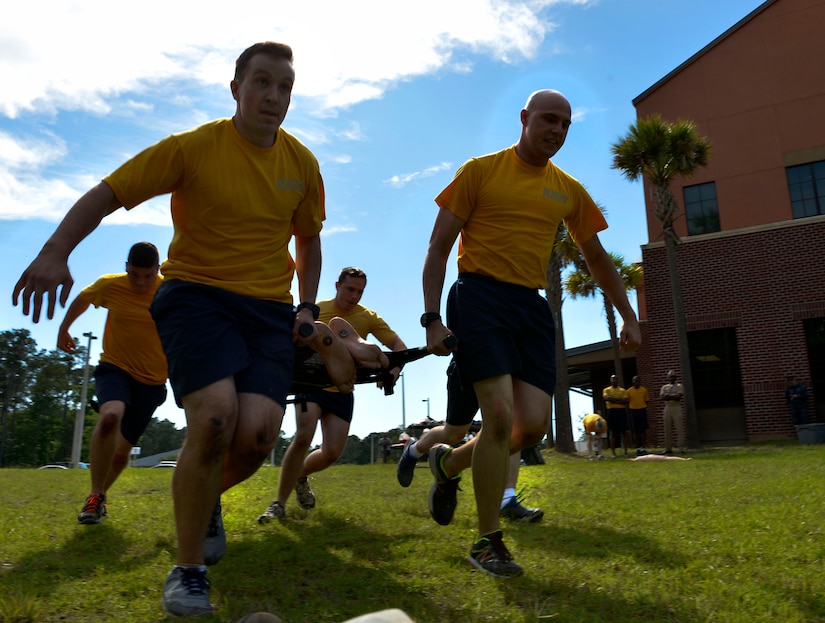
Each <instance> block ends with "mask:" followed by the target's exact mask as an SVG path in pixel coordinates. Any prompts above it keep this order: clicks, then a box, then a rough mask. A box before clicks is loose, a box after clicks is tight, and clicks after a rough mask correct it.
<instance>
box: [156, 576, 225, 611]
mask: <svg viewBox="0 0 825 623" xmlns="http://www.w3.org/2000/svg"><path fill="white" fill-rule="evenodd" d="M161 603H162V604H163V611H164V612H166V614H169V615H171V616H177V617H184V616H198V615H200V614H212V613H213V612H214V611H215V608H214V607H213V606H212V604H211V603H209V580H208V578H207V577H206V567H203V566H201V567H175V568H173V569H172V570H171V571H170V572H169V575H167V576H166V581H165V582H164V583H163V598H162V599H161Z"/></svg>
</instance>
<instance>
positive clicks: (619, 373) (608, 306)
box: [602, 292, 627, 387]
mask: <svg viewBox="0 0 825 623" xmlns="http://www.w3.org/2000/svg"><path fill="white" fill-rule="evenodd" d="M602 298H603V299H604V315H605V316H606V317H607V330H608V331H610V348H611V350H612V351H613V369H614V370H615V371H616V377H617V378H618V379H619V387H627V385H625V384H624V370H622V356H621V353H620V352H619V338H618V337H616V310H615V309H614V308H613V303H611V302H610V299H609V298H607V295H606V294H605V293H604V292H602Z"/></svg>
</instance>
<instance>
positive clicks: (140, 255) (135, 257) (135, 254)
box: [126, 242, 160, 268]
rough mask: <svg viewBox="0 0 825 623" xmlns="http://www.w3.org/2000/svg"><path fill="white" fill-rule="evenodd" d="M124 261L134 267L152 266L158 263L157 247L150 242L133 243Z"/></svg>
mask: <svg viewBox="0 0 825 623" xmlns="http://www.w3.org/2000/svg"><path fill="white" fill-rule="evenodd" d="M126 261H127V262H129V263H130V264H131V265H132V266H134V267H135V268H154V267H155V266H157V265H158V264H159V263H160V255H159V254H158V248H157V247H156V246H155V245H153V244H152V243H151V242H138V243H136V244H133V245H132V248H131V249H129V257H127V258H126Z"/></svg>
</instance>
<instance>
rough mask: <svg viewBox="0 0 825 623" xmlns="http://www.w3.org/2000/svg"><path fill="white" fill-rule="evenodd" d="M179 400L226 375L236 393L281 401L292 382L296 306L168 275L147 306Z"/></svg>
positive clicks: (283, 400)
mask: <svg viewBox="0 0 825 623" xmlns="http://www.w3.org/2000/svg"><path fill="white" fill-rule="evenodd" d="M149 311H150V312H151V314H152V318H154V320H155V325H156V326H157V329H158V335H159V336H160V341H161V344H162V345H163V352H164V353H166V360H167V362H168V364H169V382H170V384H171V385H172V390H173V391H174V393H175V402H176V403H177V404H178V406H181V405H182V402H181V399H182V398H183V397H184V396H186V395H187V394H191V393H192V392H194V391H196V390H199V389H202V388H204V387H206V386H207V385H210V384H211V383H214V382H216V381H219V380H221V379H223V378H226V377H228V376H231V377H234V380H235V389H236V391H237V392H238V393H252V394H263V395H264V396H268V397H269V398H272V399H273V400H274V401H275V402H277V403H278V404H280V405H281V406H282V407H285V406H286V396H287V394H288V393H289V390H290V388H291V386H292V370H293V364H294V361H293V359H294V349H295V347H294V345H293V343H292V326H293V325H294V323H295V308H294V307H293V306H292V305H290V304H287V303H278V302H275V301H263V300H260V299H255V298H252V297H249V296H243V295H240V294H236V293H234V292H229V291H228V290H223V289H221V288H215V287H212V286H207V285H203V284H199V283H189V282H186V281H179V280H165V281H164V282H163V283H162V284H161V285H160V287H159V288H158V291H157V292H156V293H155V298H154V300H153V301H152V305H151V306H150V307H149Z"/></svg>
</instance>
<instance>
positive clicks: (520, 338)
mask: <svg viewBox="0 0 825 623" xmlns="http://www.w3.org/2000/svg"><path fill="white" fill-rule="evenodd" d="M447 326H449V327H450V330H451V331H452V332H453V333H454V334H455V336H456V337H457V338H458V351H457V352H456V354H455V358H456V361H457V362H458V365H459V367H460V369H461V379H462V382H463V383H464V384H465V385H466V384H468V383H469V384H473V383H476V382H477V381H483V380H485V379H489V378H492V377H494V376H500V375H502V374H509V375H511V376H512V377H514V378H517V379H519V380H521V381H524V382H526V383H529V384H530V385H534V386H535V387H538V388H539V389H541V390H542V391H544V392H545V393H547V394H548V395H550V396H552V395H553V391H554V390H555V388H556V334H555V329H554V324H553V316H552V314H551V313H550V306H549V305H548V304H547V299H545V298H543V297H542V296H541V295H540V294H539V293H538V291H537V290H533V289H531V288H527V287H524V286H519V285H514V284H511V283H504V282H502V281H497V280H495V279H492V278H491V277H486V276H484V275H477V274H474V273H461V274H460V275H459V276H458V280H457V281H456V282H455V283H454V284H453V286H452V287H451V288H450V293H449V295H448V297H447Z"/></svg>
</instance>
